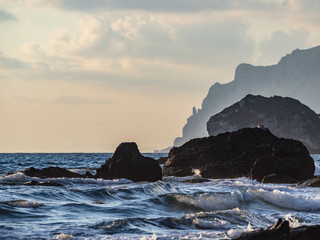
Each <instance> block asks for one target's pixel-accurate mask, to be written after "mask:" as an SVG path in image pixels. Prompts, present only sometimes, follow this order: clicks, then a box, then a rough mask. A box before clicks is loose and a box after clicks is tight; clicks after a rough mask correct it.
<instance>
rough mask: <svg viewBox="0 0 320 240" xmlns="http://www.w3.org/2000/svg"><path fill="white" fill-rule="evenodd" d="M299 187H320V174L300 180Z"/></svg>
mask: <svg viewBox="0 0 320 240" xmlns="http://www.w3.org/2000/svg"><path fill="white" fill-rule="evenodd" d="M296 186H297V187H320V176H317V177H315V178H311V179H308V180H306V181H303V182H300V183H298V184H297V185H296Z"/></svg>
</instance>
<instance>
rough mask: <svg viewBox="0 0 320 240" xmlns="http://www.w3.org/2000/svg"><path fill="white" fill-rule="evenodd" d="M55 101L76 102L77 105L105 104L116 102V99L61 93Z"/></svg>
mask: <svg viewBox="0 0 320 240" xmlns="http://www.w3.org/2000/svg"><path fill="white" fill-rule="evenodd" d="M52 102H53V103H59V104H76V105H78V104H79V105H83V104H86V105H105V104H114V101H111V100H109V99H102V98H84V97H77V96H66V95H61V96H59V97H57V98H56V99H54V100H53V101H52Z"/></svg>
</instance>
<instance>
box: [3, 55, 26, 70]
mask: <svg viewBox="0 0 320 240" xmlns="http://www.w3.org/2000/svg"><path fill="white" fill-rule="evenodd" d="M25 67H27V63H25V62H23V61H21V60H19V59H16V58H12V57H8V56H5V55H4V54H3V53H1V52H0V69H1V68H9V69H14V68H25Z"/></svg>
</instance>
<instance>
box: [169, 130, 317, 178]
mask: <svg viewBox="0 0 320 240" xmlns="http://www.w3.org/2000/svg"><path fill="white" fill-rule="evenodd" d="M254 165H255V168H253V167H254ZM261 166H264V168H261ZM196 169H197V170H199V171H200V173H201V176H202V177H205V178H236V177H243V176H245V177H249V176H250V174H252V173H253V174H252V177H253V179H258V180H260V181H261V180H262V179H263V177H264V176H267V175H270V174H273V173H275V174H282V175H287V176H290V177H292V178H295V179H297V180H299V181H300V180H302V179H308V178H311V177H312V176H313V174H314V170H315V166H314V161H313V159H312V158H311V157H310V155H309V152H308V150H307V149H306V147H305V146H304V145H303V144H302V143H301V142H299V141H296V140H291V139H284V138H278V137H276V136H274V135H273V134H272V133H271V132H270V131H269V130H268V129H260V128H243V129H240V130H238V131H235V132H231V133H229V132H227V133H222V134H219V135H217V136H211V137H206V138H197V139H193V140H190V141H189V142H187V143H185V144H184V145H183V146H181V147H175V148H173V149H172V150H171V151H170V153H169V155H168V160H167V161H166V163H165V164H164V166H163V174H164V175H165V176H188V175H193V174H194V171H195V170H196Z"/></svg>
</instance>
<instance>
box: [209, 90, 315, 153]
mask: <svg viewBox="0 0 320 240" xmlns="http://www.w3.org/2000/svg"><path fill="white" fill-rule="evenodd" d="M258 125H263V126H264V127H266V128H268V129H269V130H270V131H271V132H272V133H273V134H275V135H276V136H278V137H283V138H290V139H296V140H299V141H301V142H302V143H303V144H304V145H305V146H306V147H307V149H308V150H309V152H311V153H320V119H319V117H318V115H317V114H316V113H315V112H314V111H313V110H311V109H310V108H309V107H307V106H306V105H304V104H302V103H301V102H299V101H298V100H296V99H293V98H289V97H279V96H274V97H270V98H266V97H262V96H253V95H247V96H246V97H245V98H243V99H242V100H241V101H239V102H237V103H235V104H233V105H232V106H230V107H228V108H226V109H224V110H223V111H222V112H220V113H218V114H216V115H214V116H212V117H211V118H210V119H209V121H208V122H207V130H208V133H209V135H210V136H215V135H218V134H219V133H223V132H230V131H235V130H238V129H241V128H244V127H256V126H258Z"/></svg>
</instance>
